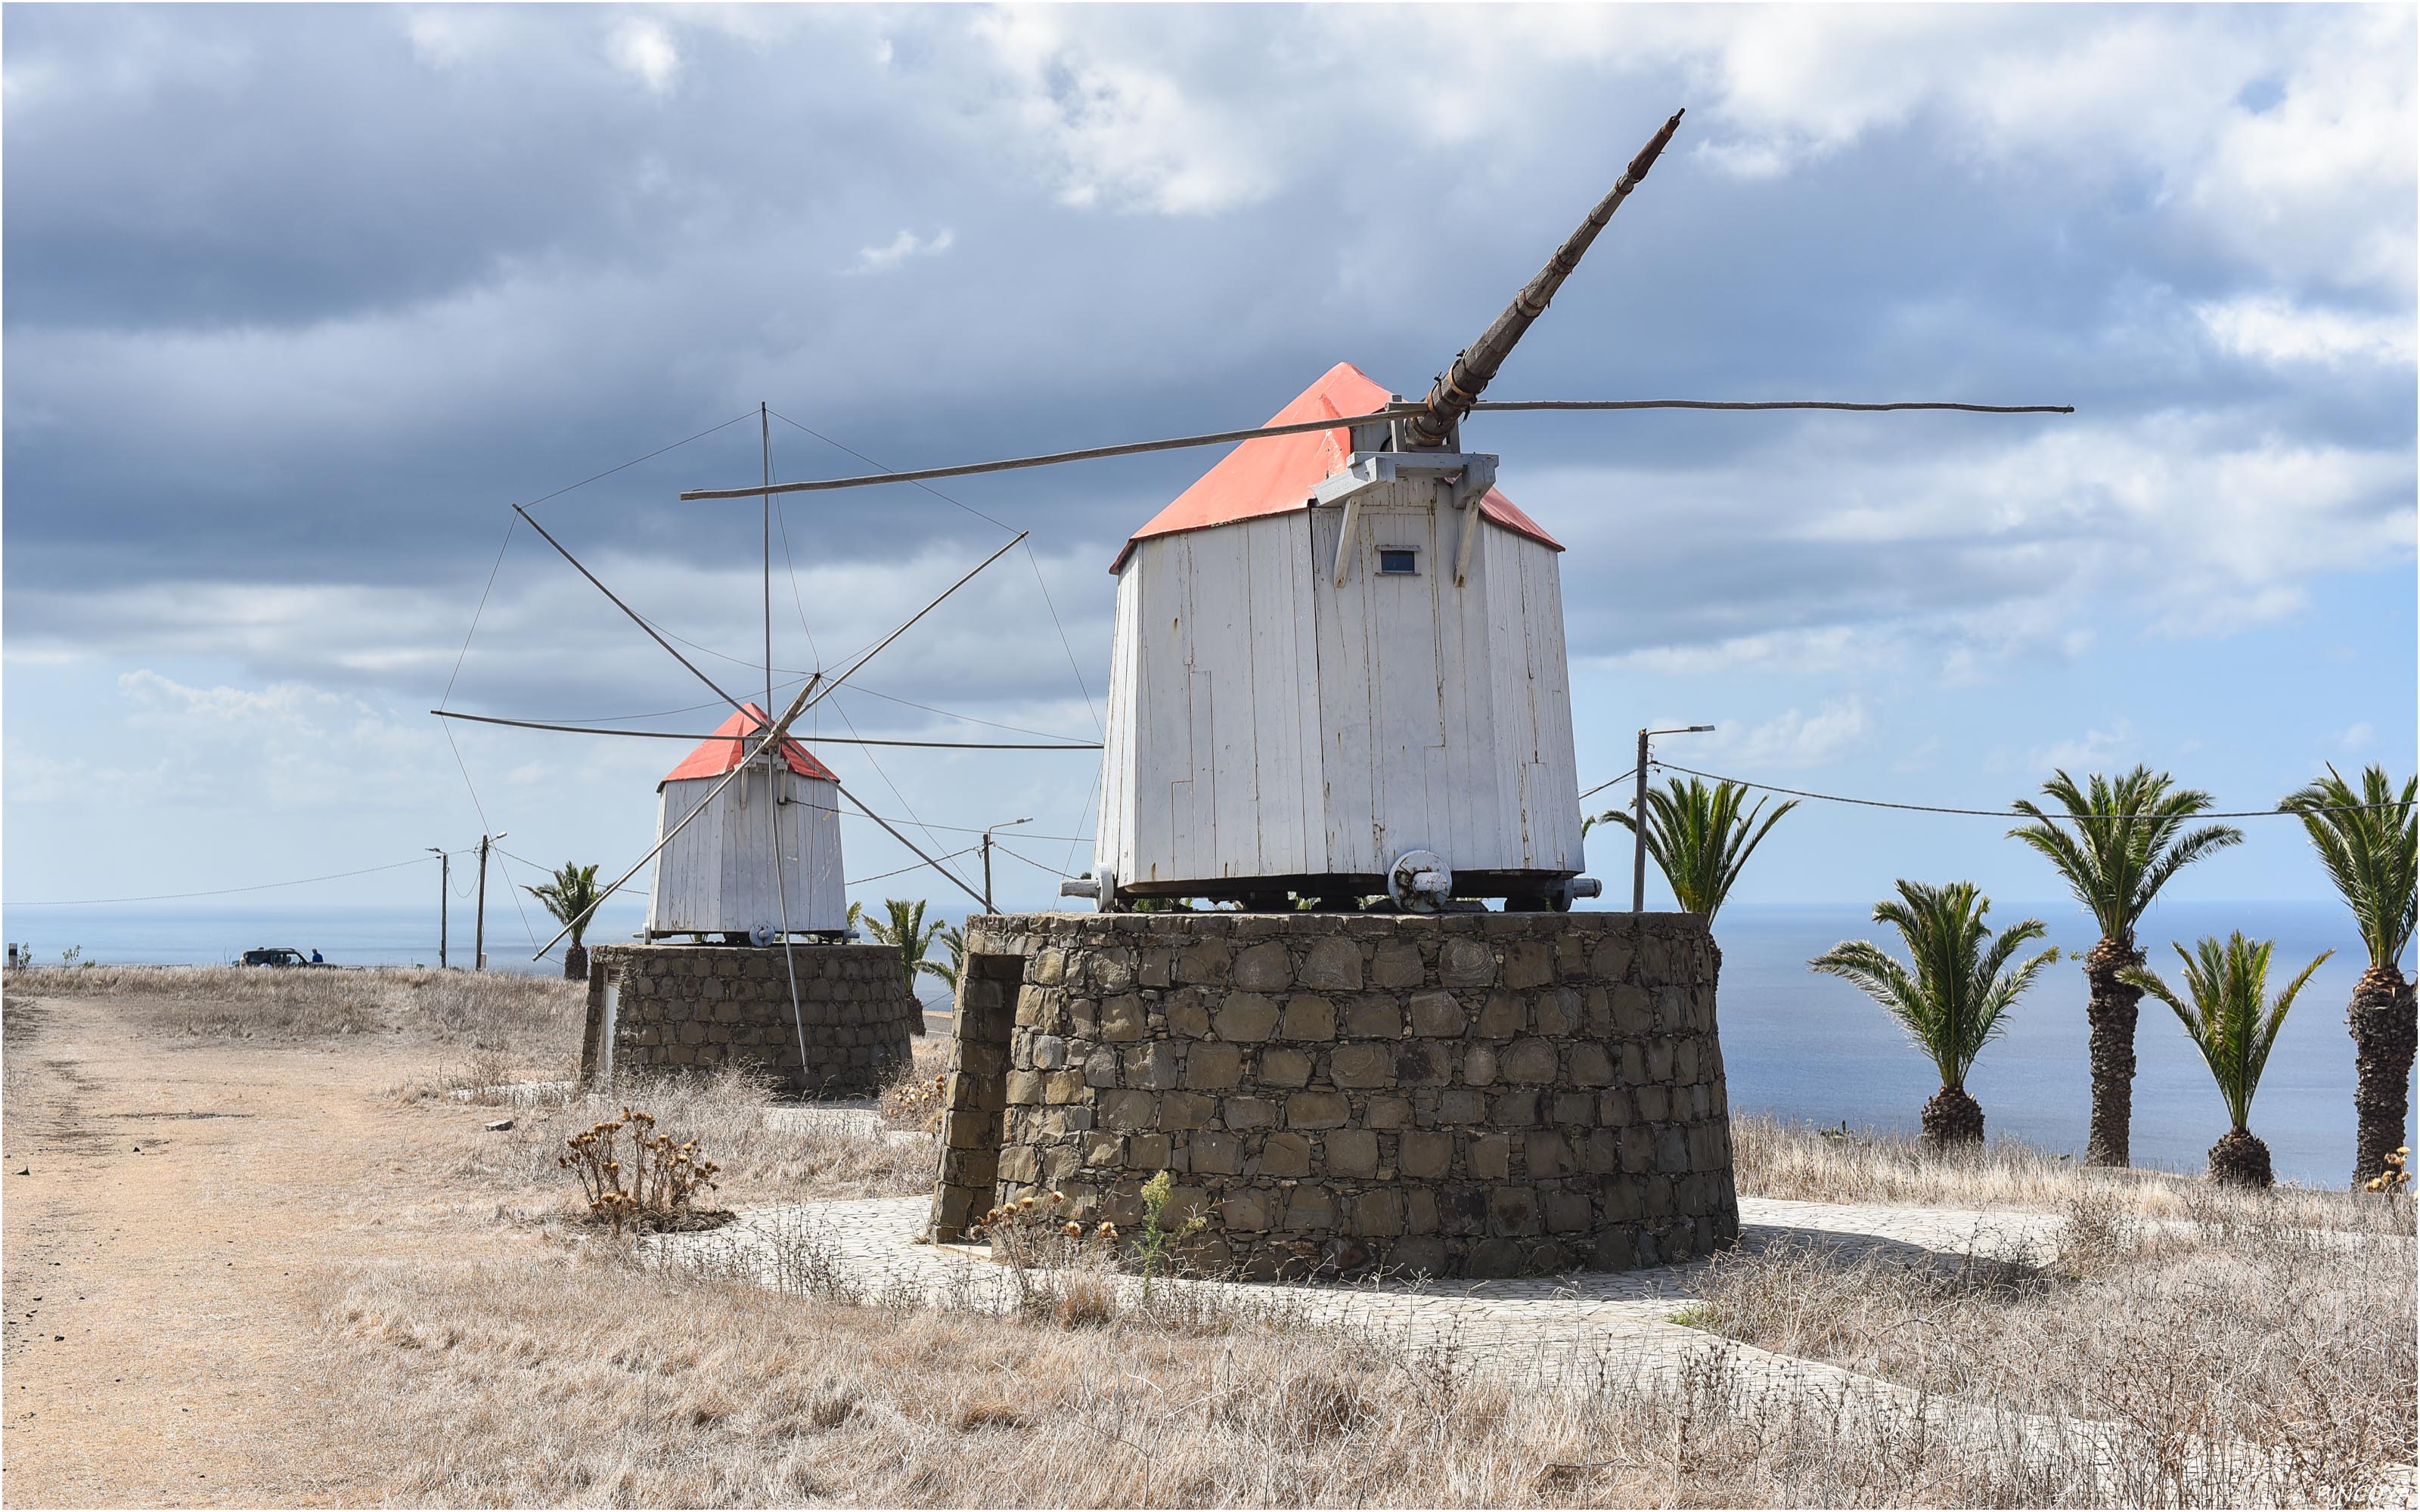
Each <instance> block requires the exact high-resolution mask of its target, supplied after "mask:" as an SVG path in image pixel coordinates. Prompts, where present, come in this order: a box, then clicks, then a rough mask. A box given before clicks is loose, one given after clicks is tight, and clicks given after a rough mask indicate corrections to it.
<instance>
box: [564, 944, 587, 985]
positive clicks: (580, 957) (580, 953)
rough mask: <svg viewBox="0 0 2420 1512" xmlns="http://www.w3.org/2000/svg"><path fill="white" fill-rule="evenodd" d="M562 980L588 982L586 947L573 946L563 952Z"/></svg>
mask: <svg viewBox="0 0 2420 1512" xmlns="http://www.w3.org/2000/svg"><path fill="white" fill-rule="evenodd" d="M563 980H566V981H586V980H588V947H586V946H584V945H575V946H573V947H572V948H571V949H568V950H566V951H564V952H563Z"/></svg>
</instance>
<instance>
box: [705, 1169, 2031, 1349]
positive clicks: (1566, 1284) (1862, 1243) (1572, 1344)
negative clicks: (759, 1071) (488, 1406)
mask: <svg viewBox="0 0 2420 1512" xmlns="http://www.w3.org/2000/svg"><path fill="white" fill-rule="evenodd" d="M929 1207H930V1203H929V1201H928V1200H927V1199H926V1198H923V1197H883V1198H871V1199H865V1200H860V1201H850V1202H816V1203H805V1204H799V1205H796V1206H788V1207H778V1208H762V1209H757V1210H754V1211H749V1212H747V1213H744V1214H742V1215H741V1217H740V1219H739V1220H738V1221H737V1223H735V1224H733V1225H731V1226H729V1227H724V1228H722V1229H720V1230H716V1231H714V1232H712V1233H707V1234H694V1235H686V1236H681V1237H679V1238H677V1239H674V1240H667V1241H664V1242H662V1243H663V1247H664V1249H665V1251H666V1252H667V1255H668V1257H679V1258H681V1259H684V1260H687V1261H690V1262H691V1263H700V1264H706V1265H711V1266H714V1267H715V1268H717V1269H726V1270H732V1271H737V1272H738V1273H745V1274H751V1275H753V1276H755V1277H756V1278H758V1279H759V1280H762V1281H764V1282H765V1283H767V1284H768V1285H775V1286H783V1287H787V1288H794V1289H804V1288H811V1287H814V1288H833V1289H837V1290H840V1291H843V1292H845V1293H847V1294H851V1295H856V1296H861V1297H865V1298H869V1299H874V1298H878V1299H880V1300H882V1301H884V1302H886V1303H891V1304H922V1305H930V1306H943V1307H961V1308H971V1309H975V1310H982V1311H1007V1310H1009V1309H1011V1308H1013V1307H1014V1306H1015V1305H1016V1298H1017V1278H1016V1276H1015V1275H1014V1273H1011V1272H1010V1271H1009V1270H1008V1269H1007V1268H1005V1267H1003V1266H1000V1265H997V1264H994V1263H992V1261H991V1259H990V1257H989V1252H988V1250H987V1249H985V1247H983V1246H980V1245H964V1244H923V1243H919V1242H917V1235H918V1233H919V1232H920V1231H921V1229H922V1228H923V1224H924V1220H925V1217H926V1214H927V1212H928V1210H929ZM1740 1210H1741V1219H1742V1225H1743V1232H1742V1238H1741V1242H1742V1243H1743V1245H1744V1246H1745V1247H1748V1248H1751V1249H1753V1248H1761V1247H1762V1246H1764V1245H1768V1244H1773V1243H1777V1242H1823V1243H1831V1244H1838V1245H1839V1246H1841V1247H1842V1248H1843V1249H1845V1250H1847V1251H1850V1252H1853V1253H1854V1252H1857V1251H1870V1250H1883V1251H1886V1252H1901V1253H1904V1254H1905V1255H1906V1256H1907V1257H1909V1258H1911V1259H1914V1258H1919V1257H1931V1256H1947V1257H1962V1256H1965V1255H1968V1254H1976V1255H1982V1256H1988V1257H1996V1258H2009V1259H2033V1260H2040V1259H2046V1258H2048V1257H2049V1256H2050V1255H2051V1254H2052V1253H2053V1252H2054V1249H2055V1244H2054V1236H2055V1229H2056V1227H2057V1225H2058V1220H2057V1219H2055V1218H2053V1217H2049V1216H2047V1215H2041V1214H2029V1213H1983V1212H1969V1211H1955V1210H1943V1209H1912V1208H1880V1207H1845V1206H1838V1205H1833V1204H1827V1203H1813V1202H1777V1201H1764V1200H1759V1199H1754V1198H1751V1199H1747V1200H1745V1201H1743V1202H1742V1203H1741V1204H1740ZM1710 1263H1720V1262H1719V1261H1707V1260H1696V1261H1692V1262H1690V1263H1688V1264H1686V1265H1681V1266H1668V1267H1663V1268H1660V1269H1655V1270H1645V1271H1629V1272H1619V1273H1602V1272H1579V1273H1572V1274H1569V1275H1561V1276H1541V1277H1530V1278H1524V1279H1517V1280H1495V1281H1424V1282H1408V1281H1406V1282H1366V1283H1359V1284H1353V1285H1334V1284H1331V1285H1299V1286H1287V1285H1280V1284H1273V1283H1237V1282H1197V1283H1188V1284H1189V1285H1192V1286H1195V1287H1198V1288H1201V1289H1202V1291H1203V1292H1205V1293H1207V1294H1208V1295H1209V1297H1210V1298H1211V1299H1213V1300H1216V1301H1218V1302H1222V1303H1225V1304H1230V1305H1233V1306H1235V1307H1238V1308H1242V1309H1245V1310H1248V1311H1265V1312H1267V1313H1269V1314H1272V1315H1274V1316H1278V1317H1281V1318H1286V1319H1295V1320H1299V1321H1302V1322H1307V1323H1317V1324H1326V1325H1341V1326H1343V1327H1347V1328H1350V1329H1353V1330H1355V1331H1357V1332H1359V1333H1362V1334H1364V1335H1371V1336H1377V1337H1383V1338H1386V1339H1388V1340H1391V1341H1393V1342H1396V1343H1399V1344H1404V1345H1407V1346H1411V1347H1413V1348H1435V1347H1448V1346H1450V1347H1451V1348H1453V1349H1454V1350H1457V1351H1458V1352H1459V1353H1461V1354H1463V1355H1465V1356H1466V1357H1467V1358H1469V1359H1470V1360H1472V1361H1473V1362H1474V1363H1476V1364H1478V1365H1481V1366H1482V1367H1485V1368H1490V1369H1495V1370H1500V1371H1504V1372H1506V1373H1509V1374H1512V1375H1514V1376H1516V1377H1518V1378H1521V1379H1525V1380H1573V1379H1581V1380H1587V1379H1603V1378H1605V1377H1606V1376H1607V1375H1609V1374H1612V1373H1616V1372H1619V1373H1621V1374H1624V1375H1628V1374H1634V1373H1636V1372H1638V1371H1640V1370H1650V1371H1653V1372H1655V1373H1665V1372H1668V1371H1670V1370H1675V1369H1677V1368H1679V1367H1680V1366H1682V1365H1684V1364H1686V1363H1687V1362H1688V1361H1689V1360H1690V1359H1692V1358H1697V1357H1702V1356H1704V1355H1706V1354H1708V1353H1709V1352H1710V1351H1711V1352H1714V1353H1719V1354H1728V1355H1733V1356H1737V1357H1739V1358H1740V1359H1741V1360H1742V1361H1752V1362H1754V1363H1756V1364H1758V1365H1763V1364H1764V1363H1765V1362H1772V1363H1773V1364H1774V1365H1786V1366H1787V1367H1788V1369H1789V1372H1790V1373H1792V1374H1793V1375H1798V1374H1805V1373H1807V1372H1812V1373H1813V1374H1814V1375H1816V1376H1820V1377H1831V1376H1837V1377H1840V1378H1844V1379H1848V1380H1854V1381H1865V1380H1866V1379H1867V1378H1864V1377H1855V1376H1853V1375H1852V1374H1851V1373H1850V1372H1847V1371H1840V1370H1837V1369H1835V1368H1834V1367H1832V1366H1828V1365H1816V1364H1812V1363H1810V1362H1806V1361H1797V1360H1787V1359H1785V1357H1783V1356H1779V1355H1771V1354H1768V1353H1767V1352H1766V1351H1764V1350H1753V1349H1749V1348H1747V1347H1746V1346H1743V1345H1736V1344H1730V1343H1728V1342H1727V1341H1723V1340H1720V1339H1716V1338H1714V1336H1713V1335H1708V1334H1706V1333H1704V1332H1702V1331H1700V1330H1698V1329H1693V1328H1688V1327H1684V1326H1683V1325H1680V1324H1676V1323H1674V1322H1672V1321H1671V1318H1672V1314H1673V1313H1674V1312H1675V1311H1677V1310H1678V1309H1679V1308H1681V1307H1682V1306H1683V1305H1685V1297H1686V1290H1687V1285H1688V1282H1689V1281H1690V1279H1691V1278H1692V1277H1693V1276H1694V1275H1696V1274H1697V1273H1699V1270H1700V1269H1701V1268H1702V1267H1704V1266H1705V1265H1707V1264H1710ZM1765 1373H1769V1372H1765ZM1871 1384H1874V1385H1877V1386H1879V1385H1881V1384H1882V1383H1881V1382H1871ZM1892 1389H1896V1388H1892Z"/></svg>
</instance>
